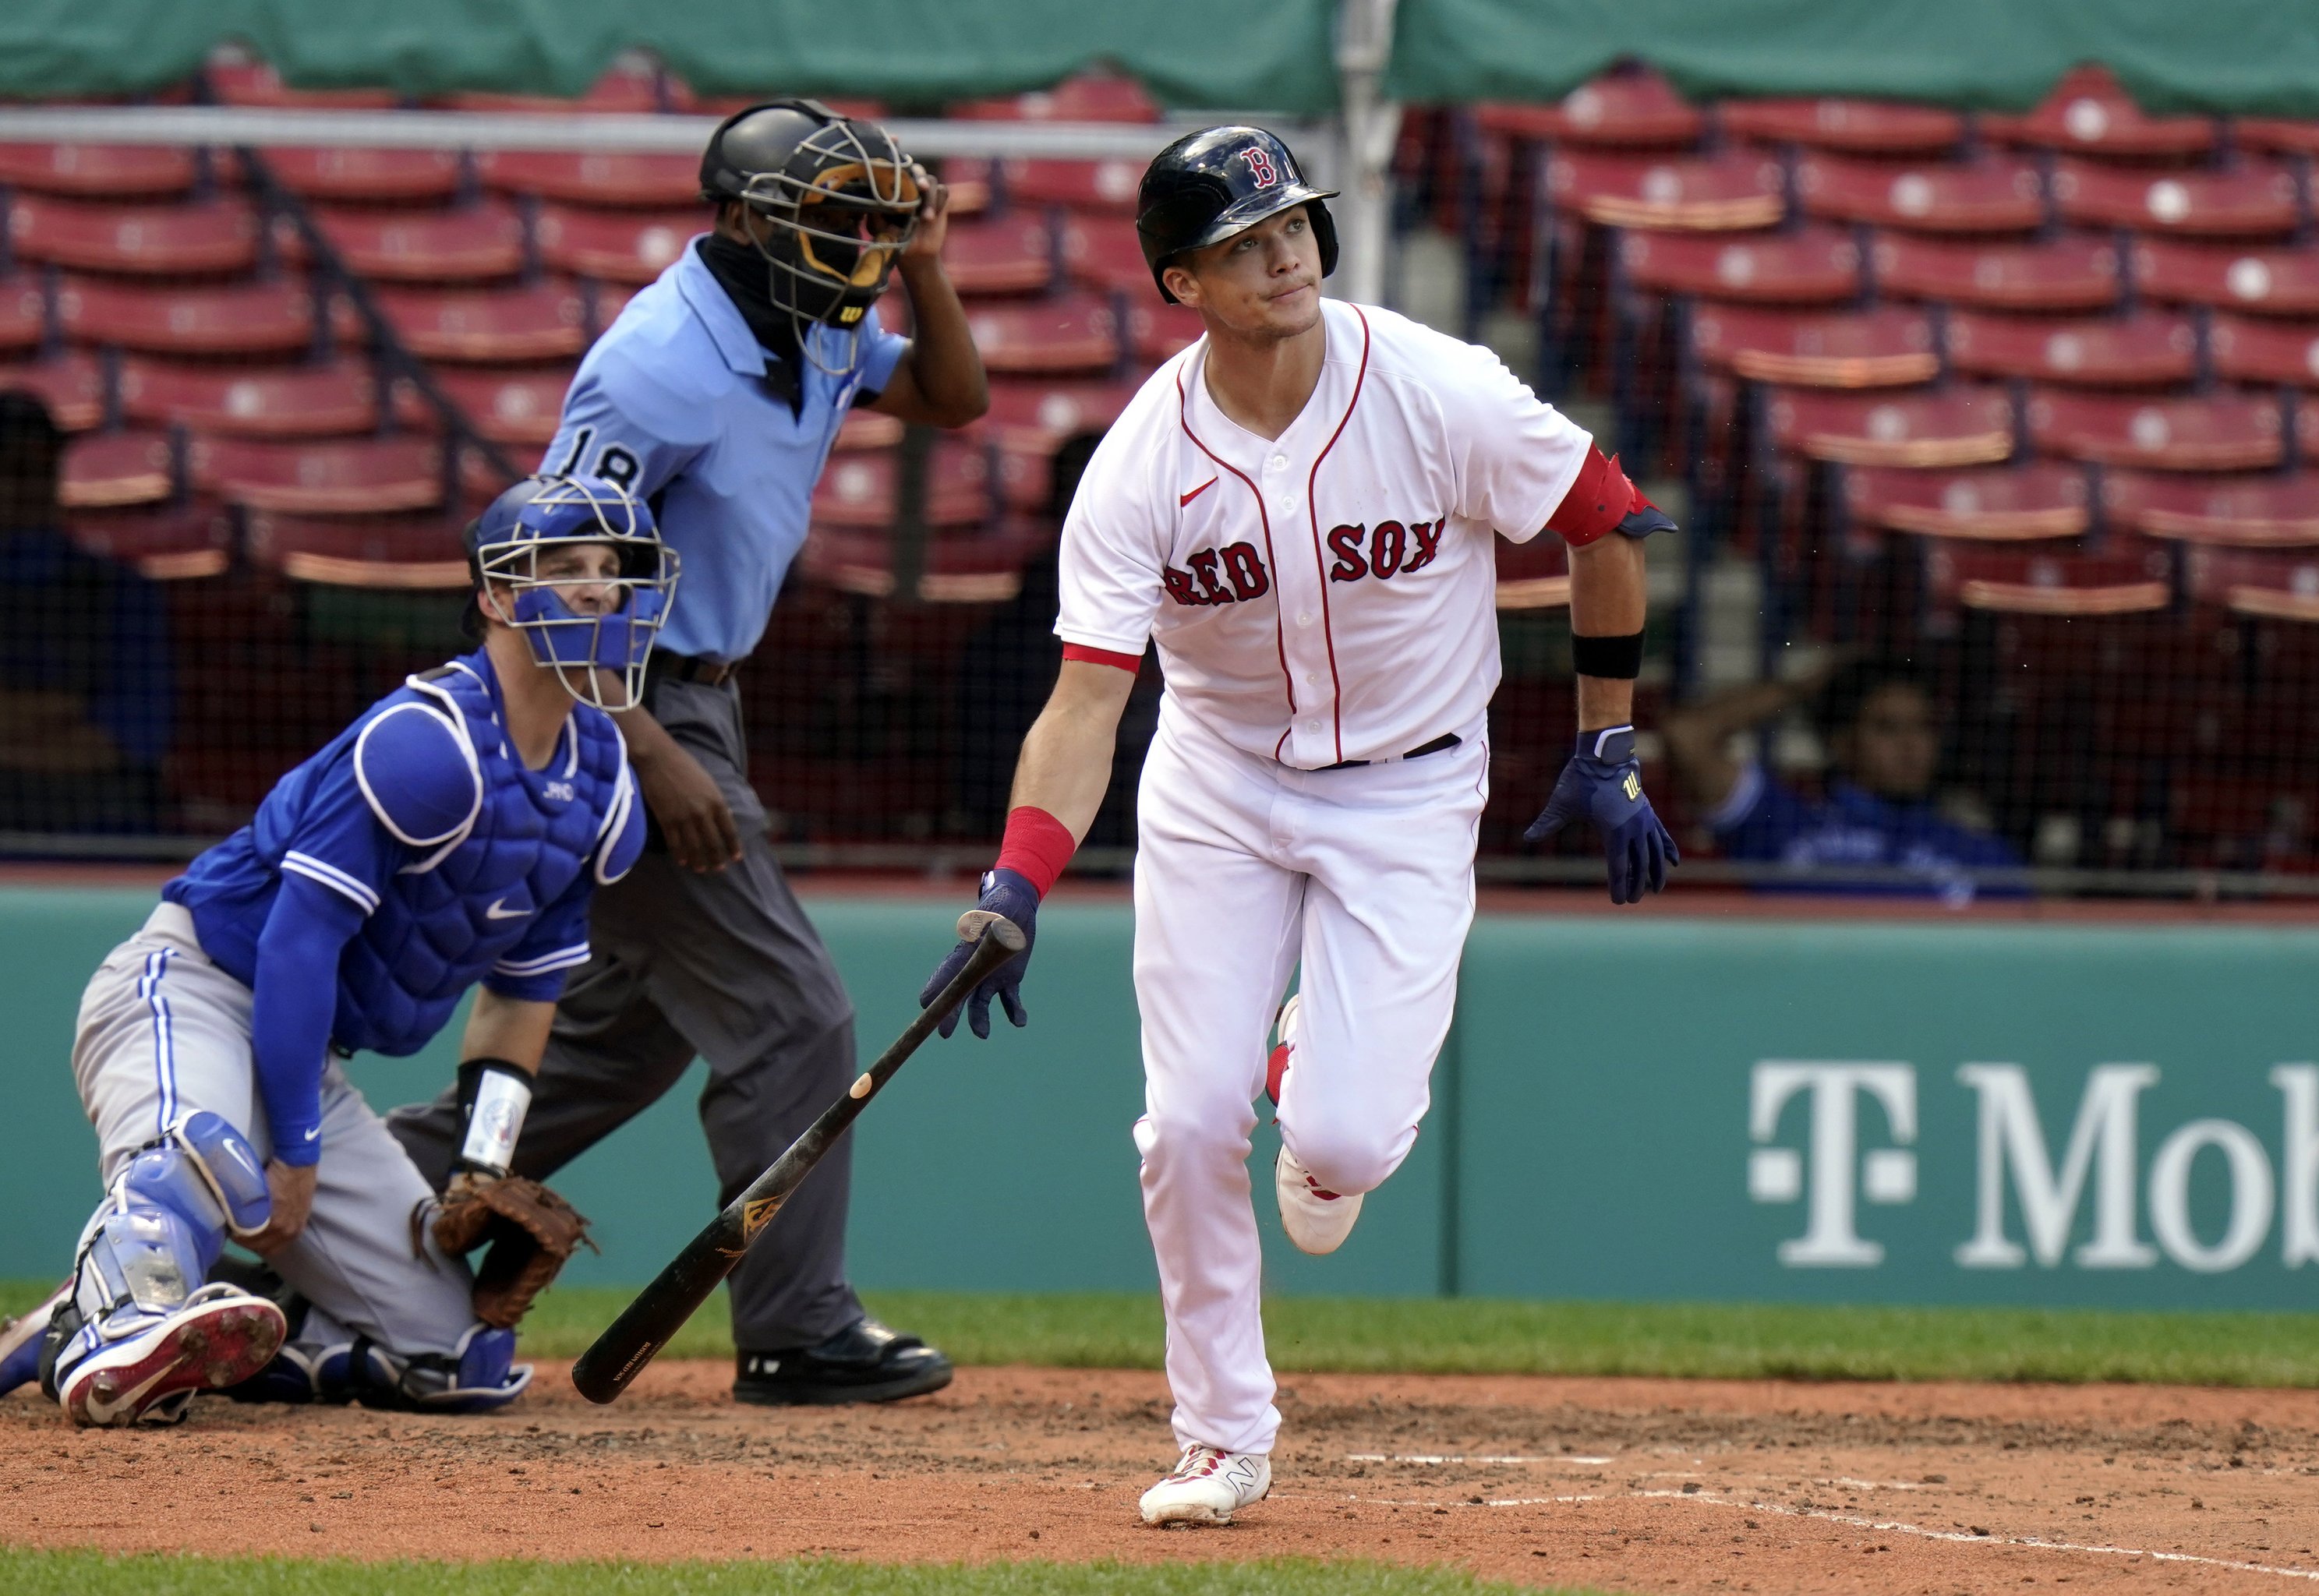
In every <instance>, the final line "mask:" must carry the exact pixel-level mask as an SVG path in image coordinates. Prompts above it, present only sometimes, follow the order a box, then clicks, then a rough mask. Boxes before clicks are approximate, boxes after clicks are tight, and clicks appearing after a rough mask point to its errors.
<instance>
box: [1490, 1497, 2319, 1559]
mask: <svg viewBox="0 0 2319 1596" xmlns="http://www.w3.org/2000/svg"><path fill="white" fill-rule="evenodd" d="M1634 1494H1635V1495H1637V1496H1647V1497H1653V1498H1661V1499H1665V1500H1666V1501H1696V1502H1702V1503H1705V1504H1706V1505H1708V1506H1710V1507H1728V1508H1741V1509H1745V1510H1746V1511H1748V1512H1755V1513H1777V1514H1779V1515H1781V1516H1782V1517H1783V1518H1789V1519H1821V1520H1823V1521H1825V1522H1827V1523H1830V1524H1847V1525H1850V1526H1852V1527H1853V1528H1856V1529H1873V1530H1877V1531H1879V1532H1880V1533H1889V1534H1892V1535H1913V1536H1917V1537H1921V1538H1923V1539H1925V1540H1942V1541H1954V1542H1957V1543H1959V1544H1961V1545H1965V1546H2031V1547H2035V1549H2036V1550H2038V1551H2042V1552H2079V1553H2084V1554H2088V1555H2093V1556H2100V1557H2147V1558H2149V1559H2150V1560H2151V1561H2152V1562H2153V1563H2195V1564H2198V1565H2199V1566H2201V1567H2205V1568H2227V1569H2231V1570H2233V1571H2234V1572H2236V1573H2275V1574H2277V1575H2278V1576H2279V1577H2280V1578H2282V1579H2290V1580H2319V1569H2309V1568H2279V1567H2277V1566H2275V1565H2273V1564H2269V1563H2242V1562H2240V1561H2238V1560H2237V1559H2235V1558H2232V1557H2202V1556H2200V1555H2197V1553H2195V1552H2157V1551H2152V1550H2150V1549H2149V1548H2147V1547H2143V1546H2089V1545H2087V1544H2085V1543H2084V1542H2081V1541H2071V1540H2047V1539H2046V1538H2044V1537H2043V1536H2037V1535H2017V1536H2016V1535H1974V1534H1972V1533H1971V1532H1970V1531H1966V1530H1955V1529H1928V1528H1926V1527H1925V1526H1923V1525H1921V1524H1903V1523H1900V1522H1899V1521H1897V1520H1888V1519H1863V1518H1858V1517H1855V1516H1854V1515H1853V1514H1850V1513H1831V1512H1827V1511H1825V1510H1821V1509H1818V1508H1791V1507H1786V1506H1782V1504H1780V1503H1778V1502H1770V1501H1734V1500H1732V1499H1731V1498H1729V1497H1725V1496H1711V1495H1710V1494H1708V1492H1704V1491H1638V1492H1635V1493H1634ZM1467 1505H1468V1506H1471V1505H1472V1504H1471V1503H1468V1504H1467Z"/></svg>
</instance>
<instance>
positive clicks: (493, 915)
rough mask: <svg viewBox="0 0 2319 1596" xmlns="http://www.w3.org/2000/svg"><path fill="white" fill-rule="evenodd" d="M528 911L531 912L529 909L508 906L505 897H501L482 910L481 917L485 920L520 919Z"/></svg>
mask: <svg viewBox="0 0 2319 1596" xmlns="http://www.w3.org/2000/svg"><path fill="white" fill-rule="evenodd" d="M529 913H531V911H530V910H529V909H511V908H510V907H508V906H507V899H506V898H504V897H502V898H500V899H498V900H497V901H496V902H494V903H493V904H492V906H491V907H490V908H487V909H485V910H484V911H483V918H484V919H486V920H520V919H522V918H523V917H524V916H525V915H528V914H529Z"/></svg>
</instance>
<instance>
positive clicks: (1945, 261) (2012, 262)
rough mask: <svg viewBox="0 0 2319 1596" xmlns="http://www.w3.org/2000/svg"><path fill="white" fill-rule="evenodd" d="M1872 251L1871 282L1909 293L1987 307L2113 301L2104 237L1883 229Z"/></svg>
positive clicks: (2063, 307)
mask: <svg viewBox="0 0 2319 1596" xmlns="http://www.w3.org/2000/svg"><path fill="white" fill-rule="evenodd" d="M1872 258H1873V260H1874V262H1875V269H1876V285H1877V287H1878V288H1879V289H1880V290H1881V291H1882V292H1884V293H1897V294H1900V295H1903V296H1905V297H1907V298H1909V299H1926V300H1943V301H1946V302H1949V303H1951V304H1959V305H1972V306H1976V307H1978V308H1980V309H1982V310H1990V311H2098V310H2103V309H2106V308H2107V307H2108V306H2110V305H2114V304H2116V302H2117V289H2118V280H2117V248H2116V246H2115V245H2113V244H2112V243H2110V242H2109V241H2108V240H2107V239H2100V238H2092V237H2087V236H2082V235H2080V236H2067V235H2065V236H2063V237H2062V238H2058V239H2053V240H2052V241H2050V242H2047V243H2042V244H2015V243H1971V244H1968V243H1952V242H1947V241H1936V240H1934V239H1911V238H1907V237H1896V236H1893V235H1890V234H1887V235H1885V236H1882V237H1880V238H1879V239H1877V240H1876V247H1875V249H1874V251H1873V256H1872Z"/></svg>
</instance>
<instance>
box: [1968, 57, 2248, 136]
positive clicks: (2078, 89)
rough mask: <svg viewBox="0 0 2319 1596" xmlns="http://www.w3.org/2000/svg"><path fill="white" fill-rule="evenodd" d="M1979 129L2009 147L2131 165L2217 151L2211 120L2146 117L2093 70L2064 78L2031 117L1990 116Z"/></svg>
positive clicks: (2109, 79) (2104, 73)
mask: <svg viewBox="0 0 2319 1596" xmlns="http://www.w3.org/2000/svg"><path fill="white" fill-rule="evenodd" d="M1981 131H1982V132H1984V133H1985V134H1987V135H1988V136H1990V138H1993V139H2001V140H2005V141H2006V142H2008V143H2011V144H2026V145H2031V146H2033V147H2035V148H2037V149H2067V150H2074V151H2078V152H2080V153H2083V154H2086V155H2098V156H2107V157H2111V158H2118V157H2124V158H2131V159H2147V158H2157V157H2167V156H2178V157H2179V156H2190V155H2201V154H2204V153H2205V152H2206V151H2207V150H2209V149H2213V148H2214V147H2215V124H2214V122H2213V121H2212V120H2210V119H2209V118H2206V117H2203V116H2147V115H2144V114H2143V110H2142V108H2141V107H2140V106H2139V105H2136V104H2134V100H2133V98H2132V97H2131V96H2130V95H2127V94H2126V92H2125V90H2124V89H2122V88H2120V87H2118V86H2117V80H2116V78H2114V77H2111V76H2110V75H2109V73H2108V71H2107V69H2105V68H2100V67H2090V66H2089V67H2080V68H2076V69H2074V70H2072V71H2071V72H2068V73H2065V74H2064V75H2063V76H2062V81H2061V82H2059V83H2057V84H2055V85H2054V86H2053V94H2052V95H2048V96H2047V97H2046V100H2045V103H2044V104H2042V105H2040V106H2038V107H2037V109H2036V110H2035V111H2032V112H2030V113H2028V114H2027V115H2026V116H2002V115H1997V114H1994V113H1991V114H1986V115H1983V116H1982V117H1981Z"/></svg>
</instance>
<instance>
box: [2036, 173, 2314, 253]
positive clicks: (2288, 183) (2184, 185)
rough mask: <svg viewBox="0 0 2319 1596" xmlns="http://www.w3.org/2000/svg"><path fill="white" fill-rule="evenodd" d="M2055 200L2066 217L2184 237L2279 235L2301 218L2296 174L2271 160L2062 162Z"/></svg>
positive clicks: (2086, 224)
mask: <svg viewBox="0 0 2319 1596" xmlns="http://www.w3.org/2000/svg"><path fill="white" fill-rule="evenodd" d="M2053 202H2054V204H2055V206H2056V208H2058V209H2059V210H2060V212H2061V213H2062V217H2063V219H2064V220H2066V221H2072V222H2076V223H2078V224H2079V225H2080V226H2084V227H2125V228H2134V229H2135V230H2139V231H2142V232H2151V233H2176V234H2180V235H2182V236H2184V237H2187V238H2201V239H2233V238H2261V237H2277V236H2282V235H2284V234H2287V233H2291V232H2293V231H2294V230H2295V228H2296V224H2297V223H2298V222H2299V221H2301V220H2302V218H2303V203H2302V200H2301V197H2300V196H2299V195H2298V194H2297V193H2296V183H2295V174H2294V173H2293V172H2292V171H2290V170H2289V169H2288V168H2287V167H2285V166H2284V165H2281V164H2278V163H2274V162H2269V161H2260V162H2258V161H2250V162H2248V163H2247V164H2245V165H2243V166H2240V167H2232V168H2231V169H2229V170H2228V171H2220V172H2208V171H2200V172H2161V173H2157V174H2152V173H2149V172H2136V171H2130V170H2123V169H2121V168H2119V167H2103V166H2097V165H2095V164H2093V163H2092V162H2090V161H2068V160H2065V161H2062V163H2061V164H2060V165H2059V166H2058V167H2055V168H2054V172H2053Z"/></svg>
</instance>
